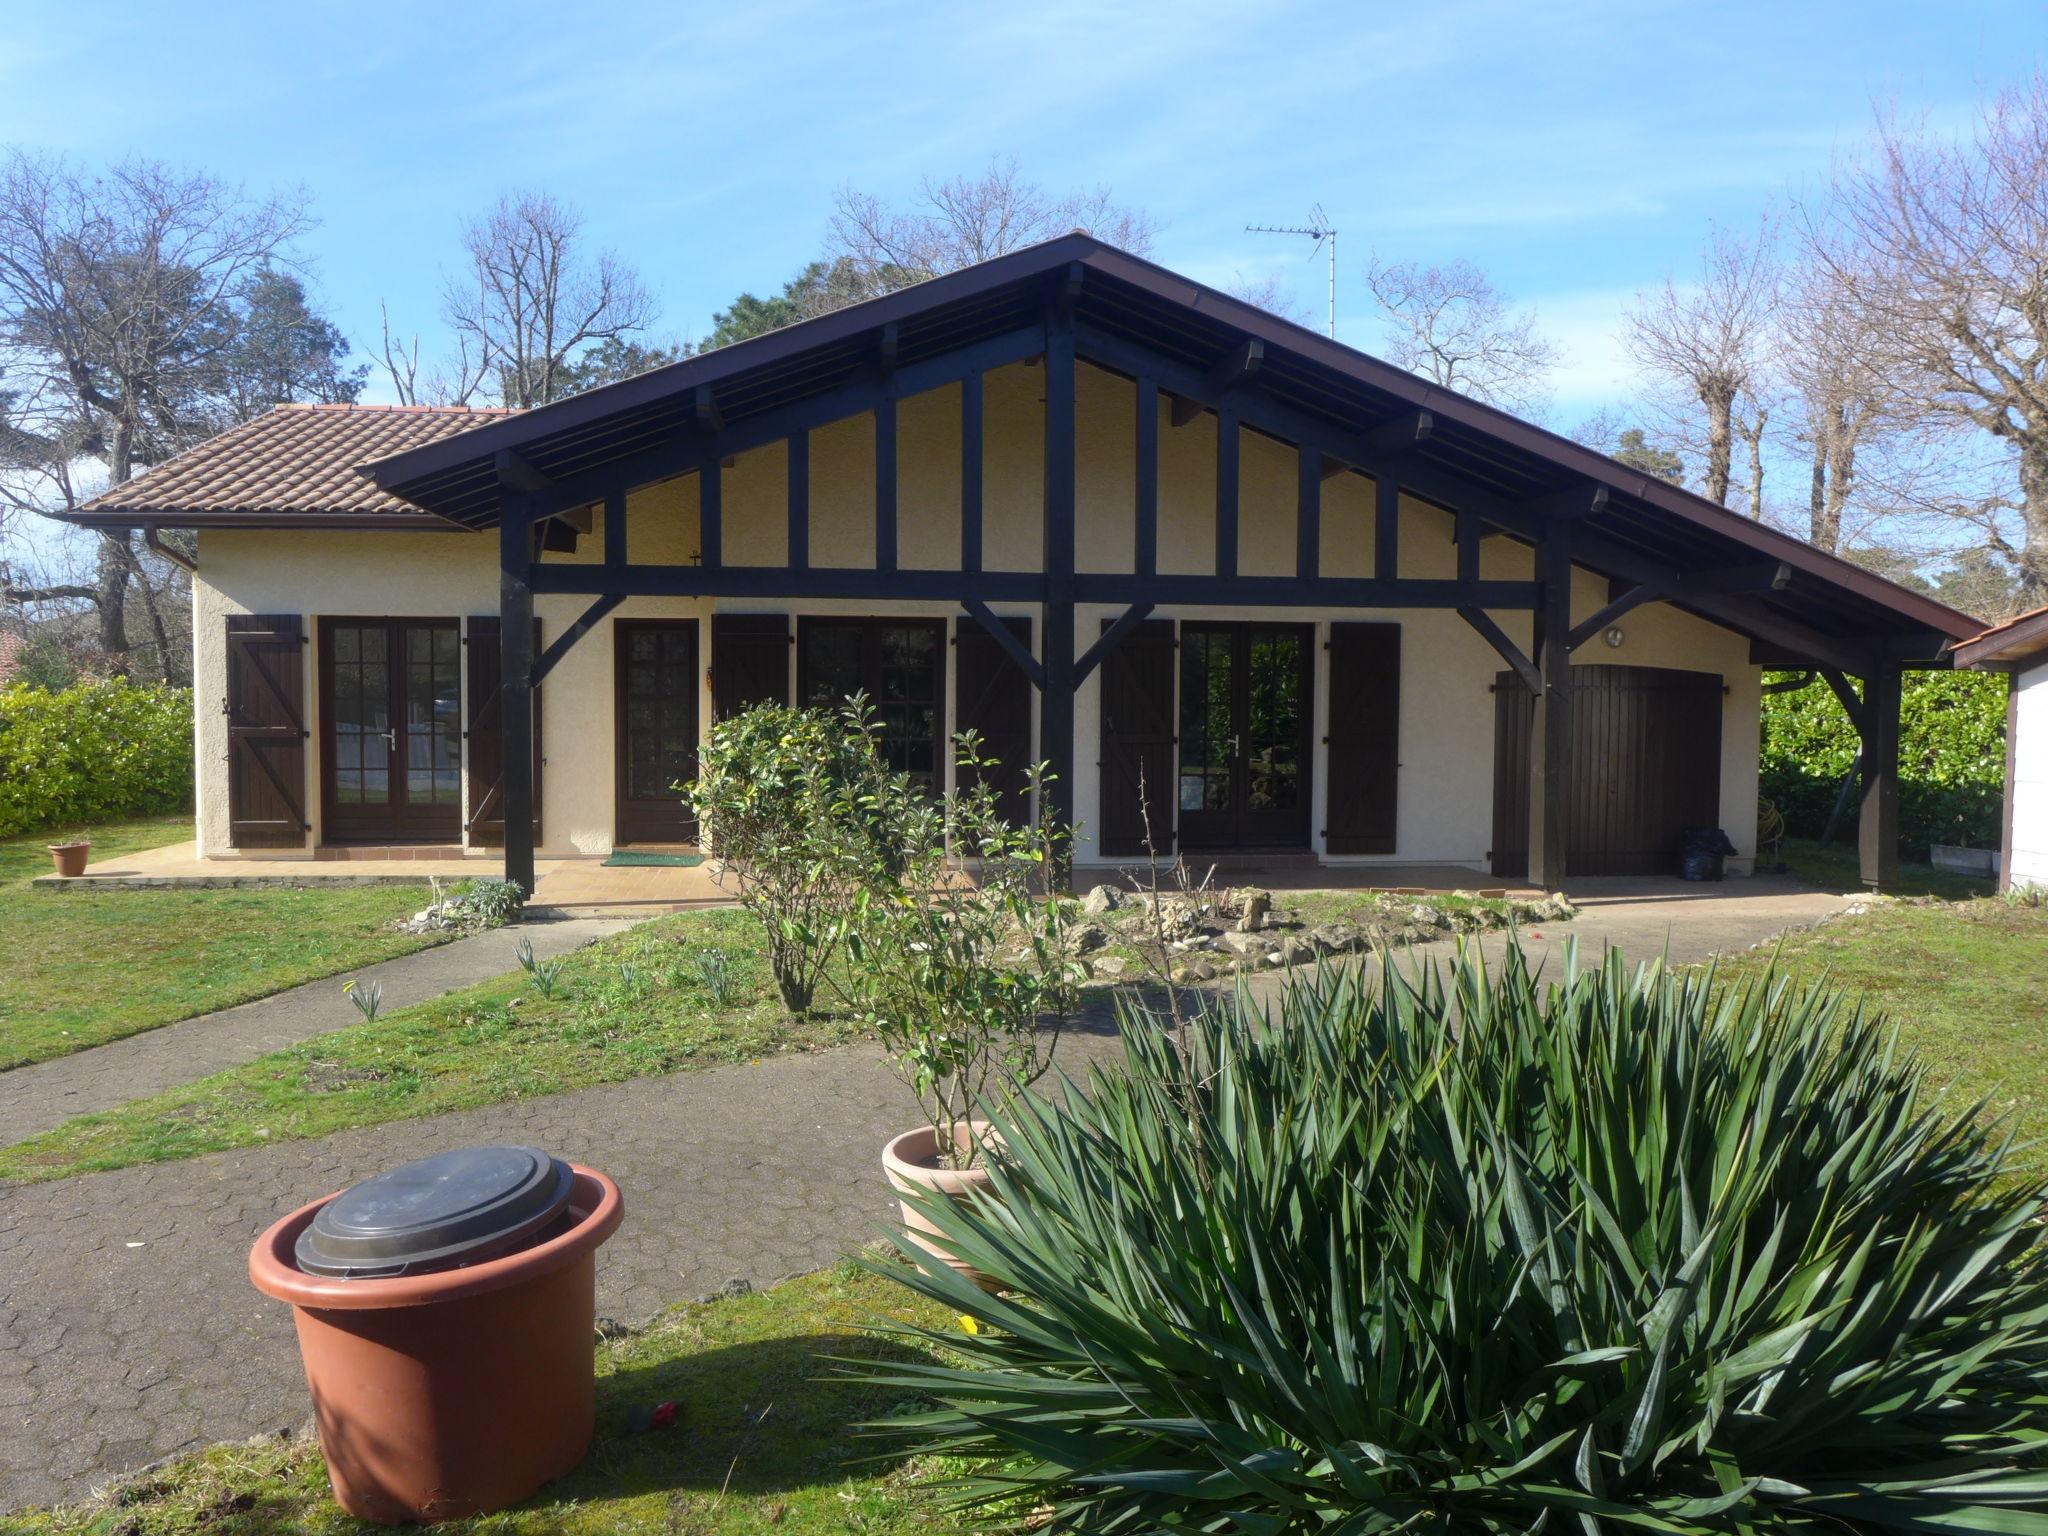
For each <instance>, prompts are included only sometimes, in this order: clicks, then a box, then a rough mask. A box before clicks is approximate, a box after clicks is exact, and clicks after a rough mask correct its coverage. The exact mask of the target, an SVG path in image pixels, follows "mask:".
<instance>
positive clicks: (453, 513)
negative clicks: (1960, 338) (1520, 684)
mask: <svg viewBox="0 0 2048 1536" xmlns="http://www.w3.org/2000/svg"><path fill="white" fill-rule="evenodd" d="M1074 268H1079V269H1080V270H1081V272H1082V274H1083V276H1084V278H1085V281H1084V282H1083V283H1082V285H1081V287H1080V290H1079V294H1078V296H1077V299H1076V301H1075V316H1076V320H1077V323H1079V324H1080V325H1082V326H1085V327H1088V328H1089V329H1090V330H1091V331H1093V332H1094V333H1096V334H1098V335H1101V336H1105V337H1107V338H1110V339H1111V340H1112V342H1129V343H1132V344H1135V345H1140V346H1143V347H1146V348H1149V349H1151V350H1153V351H1155V352H1157V353H1161V354H1165V355H1167V356H1170V357H1172V358H1173V359H1175V360H1177V361H1179V362H1181V363H1183V364H1184V365H1185V366H1186V367H1187V368H1190V369H1193V370H1196V371H1197V372H1198V373H1206V372H1207V371H1208V370H1209V369H1210V368H1212V367H1213V366H1214V365H1215V364H1216V363H1217V361H1218V360H1219V359H1221V358H1223V357H1225V356H1227V355H1228V354H1229V353H1230V352H1231V350H1232V349H1233V348H1234V347H1238V346H1241V345H1242V344H1243V343H1244V342H1245V341H1246V340H1247V339H1251V340H1256V341H1258V342H1259V343H1260V344H1261V345H1262V347H1263V349H1264V353H1263V359H1262V362H1261V365H1260V368H1259V372H1258V376H1257V381H1256V382H1257V386H1258V389H1259V391H1260V392H1261V393H1262V394H1264V395H1266V396H1268V397H1271V398H1274V399H1277V400H1279V401H1280V402H1282V403H1283V404H1284V405H1285V406H1287V407H1288V408H1289V409H1292V410H1295V411H1297V412H1301V413H1307V414H1312V415H1314V416H1315V417H1316V418H1318V419H1321V420H1327V421H1328V422H1330V423H1331V424H1332V425H1334V426H1336V427H1338V428H1341V429H1342V430H1345V431H1347V432H1352V433H1358V434H1367V433H1370V432H1371V431H1372V430H1373V429H1374V428H1377V427H1381V426H1390V425H1392V424H1395V423H1398V422H1399V421H1401V420H1402V419H1404V418H1408V417H1412V416H1413V414H1414V413H1415V412H1416V411H1417V410H1426V411H1428V412H1429V413H1430V415H1431V417H1432V418H1433V421H1434V427H1433V430H1432V432H1431V434H1430V436H1429V438H1428V440H1427V441H1426V442H1424V443H1423V444H1422V445H1420V446H1419V447H1418V448H1415V449H1413V450H1411V452H1410V453H1409V455H1408V457H1407V458H1405V459H1404V460H1403V469H1402V480H1403V485H1404V487H1406V486H1408V484H1409V478H1408V473H1407V471H1408V467H1409V466H1410V465H1417V466H1419V467H1420V469H1421V471H1422V472H1423V475H1424V477H1426V476H1427V474H1429V473H1432V472H1433V473H1434V474H1435V475H1436V476H1437V477H1439V478H1442V477H1446V476H1448V477H1453V478H1454V480H1455V482H1456V483H1459V484H1464V485H1470V486H1472V487H1474V488H1476V489H1478V490H1480V491H1481V492H1483V493H1484V494H1486V495H1488V496H1491V497H1493V498H1495V499H1497V500H1498V501H1500V502H1503V503H1520V502H1525V501H1533V500H1537V499H1540V498H1542V497H1544V496H1546V495H1548V494H1550V493H1552V492H1556V491H1559V490H1562V489H1566V488H1569V487H1573V486H1582V485H1585V484H1586V483H1587V482H1591V483H1593V484H1596V485H1600V486H1604V487H1606V488H1607V489H1608V491H1609V495H1610V499H1609V502H1608V504H1607V507H1606V509H1605V511H1604V512H1603V513H1602V515H1600V516H1598V517H1595V518H1591V519H1587V520H1586V522H1585V524H1584V526H1586V527H1587V528H1588V529H1589V531H1591V532H1592V534H1593V535H1594V537H1595V538H1596V540H1599V541H1602V542H1605V543H1606V544H1607V545H1608V547H1610V548H1626V549H1627V550H1628V551H1629V552H1630V554H1631V556H1632V557H1634V558H1636V559H1639V560H1641V561H1646V562H1651V563H1654V564H1655V565H1656V566H1657V567H1659V568H1660V569H1666V570H1674V571H1679V572H1687V571H1719V570H1725V569H1727V568H1728V567H1730V566H1731V565H1735V564H1739V563H1741V562H1743V561H1745V560H1746V561H1748V562H1749V563H1751V564H1752V565H1753V564H1754V563H1756V562H1757V561H1758V560H1759V559H1762V560H1766V561H1781V562H1784V563H1785V564H1787V565H1789V566H1790V567H1792V569H1793V570H1794V571H1796V572H1799V573H1801V577H1802V579H1801V580H1800V581H1799V583H1798V584H1797V586H1796V590H1786V591H1780V592H1775V593H1771V594H1767V595H1765V596H1762V597H1759V598H1757V599H1756V600H1755V601H1757V602H1759V603H1763V604H1766V605H1768V606H1771V607H1773V608H1774V609H1776V610H1777V611H1779V612H1781V613H1782V614H1783V616H1784V617H1786V618H1787V619H1794V620H1797V621H1798V622H1800V623H1802V624H1805V625H1808V626H1813V627H1817V628H1819V629H1822V630H1825V631H1829V632H1833V633H1837V634H1842V635H1856V636H1866V637H1867V636H1870V635H1873V634H1885V633H1890V634H1892V635H1894V636H1896V637H1897V638H1898V639H1899V640H1900V641H1901V643H1905V644H1909V645H1911V644H1923V643H1924V641H1925V638H1926V636H1927V635H1928V634H1929V632H1932V634H1933V635H1934V636H1937V637H1940V638H1942V639H1945V640H1950V641H1953V640H1958V639H1962V638H1964V637H1966V636H1969V635H1973V634H1975V633H1976V632H1977V631H1978V630H1979V629H1980V628H1982V624H1981V621H1979V620H1977V619H1973V618H1971V617H1970V616H1969V615H1968V614H1964V613H1960V612H1958V611H1957V610H1955V609H1953V608H1949V607H1947V606H1945V605H1944V604H1941V603H1938V602H1936V601H1934V600H1933V599H1932V598H1930V597H1927V596H1925V595H1923V594H1920V593H1916V592H1911V591H1908V590H1907V589H1905V588H1903V587H1900V586H1897V585H1896V584H1894V583H1892V582H1889V581H1886V580H1885V579H1884V578H1882V577H1880V576H1877V575H1875V574H1873V573H1871V572H1869V571H1866V570H1864V569H1863V568H1862V567H1860V566H1857V565H1854V564H1851V563H1850V562H1849V561H1846V560H1842V559H1839V558H1837V557H1835V556H1833V555H1829V554H1825V553H1823V552H1821V551H1820V550H1817V549H1815V548H1813V546H1811V545H1809V544H1807V543H1805V542H1804V541H1802V540H1800V539H1796V538H1793V537H1791V536H1790V535H1788V534H1784V533H1780V532H1778V531H1777V530H1776V529H1773V528H1769V527H1766V526H1764V525H1762V524H1760V523H1756V522H1752V521H1751V520H1750V519H1748V518H1746V517H1743V516H1741V515H1740V514H1738V513H1735V512H1731V511H1730V510H1729V509H1728V508H1726V507H1723V506H1720V505H1718V504H1717V503H1714V502H1711V501H1708V500H1706V499H1705V498H1704V497H1701V496H1697V495H1694V494H1693V493H1692V492H1690V491H1687V490H1684V489H1682V488H1681V487H1678V486H1674V485H1671V484H1669V483H1668V482H1666V481H1663V480H1660V479H1657V478H1655V477H1653V476H1647V475H1644V474H1642V473H1641V472H1640V471H1637V470H1633V469H1630V468H1628V467H1627V466H1625V465H1622V464H1619V463H1616V462H1615V461H1614V460H1613V459H1610V458H1608V457H1607V456H1605V455H1604V454H1601V453H1597V452H1595V451H1594V450H1592V449H1590V448H1587V447H1585V446H1583V445H1582V444H1579V443H1575V442H1572V441H1571V440H1570V439H1568V438H1564V437H1560V436H1559V435H1557V434H1556V433H1554V432H1549V431H1546V430H1545V429H1544V428H1542V427H1538V426H1535V425H1532V424H1531V423H1529V422H1526V421H1522V420H1519V419H1517V418H1516V417H1513V416H1510V415H1509V414H1507V413H1506V412H1505V411H1501V410H1497V409H1495V408H1494V407H1492V406H1489V405H1485V404H1482V403H1481V402H1479V401H1476V400H1471V399H1468V398H1466V397H1465V396H1462V395H1459V394H1456V393H1453V392H1452V391H1449V390H1446V389H1443V388H1440V387H1438V386H1436V385H1434V384H1431V383H1429V382H1428V381H1427V380H1424V379H1421V378H1418V377H1417V376H1415V375H1414V374H1411V373H1408V372H1406V371H1405V370H1403V369H1400V368H1396V367H1395V366H1393V365H1392V364H1390V363H1385V362H1382V361H1380V360H1379V359H1378V358H1374V357H1370V356H1368V355H1366V354H1365V353H1363V352H1359V351H1357V350H1355V349H1353V348H1351V347H1347V346H1343V345H1342V344H1340V343H1338V342H1336V341H1333V340H1331V339H1330V338H1329V337H1327V336H1324V335H1323V334H1321V333H1320V332H1317V331H1312V330H1309V329H1307V328H1306V327H1304V326H1299V325H1296V324H1294V323H1292V322H1291V321H1287V320H1283V319H1281V318H1280V317H1278V316H1276V315H1273V314H1270V313H1268V312H1267V311H1265V310H1262V309H1259V308H1257V307H1256V306H1254V305H1250V304H1247V303H1245V302H1244V301H1242V300H1240V299H1235V298H1232V297H1231V296H1230V295H1228V294H1225V293H1222V292H1219V291H1218V290H1216V289H1214V288H1209V287H1205V286H1204V285H1202V284H1200V283H1196V282H1193V281H1190V280H1189V279H1187V278H1184V277H1181V276H1179V275H1178V274H1176V273H1174V272H1170V271H1168V270H1167V269H1166V268H1164V267H1160V266H1156V265H1154V264H1153V263H1151V262H1149V261H1145V260H1142V259H1141V258H1139V257H1136V256H1133V255H1131V254H1130V253H1128V252H1126V251H1121V250H1118V249H1116V248H1115V247H1114V246H1110V245H1105V244H1103V243H1102V242H1101V241H1099V240H1096V239H1094V238H1092V237H1090V236H1088V235H1084V234H1080V233H1075V234H1071V235H1062V236H1060V237H1059V238H1057V239H1054V240H1048V241H1045V242H1043V243H1042V244H1039V245H1034V246H1029V247H1026V248H1025V249H1023V250H1019V251H1013V252H1011V253H1009V254H1008V255H1004V256H998V257H996V258H994V259H992V260H990V261H985V262H981V263H979V264H978V265H975V266H972V267H967V268H963V269H962V270H960V271H958V272H952V273H948V274H946V275H945V276H943V277H937V278H933V279H931V280H930V281H928V282H923V283H919V284H917V285H915V286H913V287H910V288H905V289H901V290H899V291H897V292H895V293H891V294H887V295H885V296H883V297H881V298H877V299H872V300H869V301H867V302H866V303H862V304H856V305H853V306H850V307H848V308H846V309H842V310H838V311H835V312H834V313H832V314H828V315H824V316H820V317H819V318H817V319H814V320H808V321H804V322H801V323H799V324H797V325H792V326H789V327H787V328H785V329H783V330H779V331H774V332H771V333H769V334H768V335H765V336H758V337H755V338H753V339H751V340H748V341H743V342H738V343H736V344H734V345H732V346H728V347H721V348H719V349H718V350H716V351H713V352H707V353H702V354H699V355H698V356H696V357H691V358H686V359H684V360H682V361H680V362H676V363H671V364H668V365H667V366H665V367H661V368H656V369H653V370H652V371H650V372H648V373H644V374H641V375H639V376H638V377H636V378H632V379H626V380H623V381H621V382H619V383H616V384H610V385H606V386H605V387H603V388H601V389H594V390H591V391H589V392H588V393H587V394H582V395H576V396H573V397H571V398H569V399H567V400H559V401H556V402H554V403H553V404H551V405H545V406H540V407H537V408H536V409H534V410H530V411H524V412H521V413H519V414H518V415H516V416H513V417H511V418H509V419H506V420H501V421H495V422H489V423H485V424H483V425H480V426H478V427H477V428H476V429H475V430H474V431H471V432H466V433H463V434H462V435H461V436H459V437H456V438H452V439H448V440H445V441H440V442H435V443H431V444H428V445H426V446H423V447H417V448H411V449H407V450H403V451H400V452H395V453H393V454H391V455H389V456H387V457H385V458H381V459H378V460H376V461H375V462H373V463H370V464H368V465H365V466H364V472H365V473H366V474H368V475H370V476H372V477H373V478H374V479H375V480H376V482H377V484H378V485H379V486H382V487H383V488H384V489H386V490H388V491H390V492H392V493H393V494H395V495H398V496H402V497H404V498H406V499H407V500H409V501H412V502H415V503H417V504H418V505H420V506H422V507H426V508H430V509H432V510H433V511H436V512H439V513H440V514H442V515H443V516H445V517H448V518H451V519H453V520H455V521H457V522H461V523H464V524H466V525H469V526H473V527H488V526H491V525H493V524H495V522H496V521H497V516H498V502H499V496H500V486H499V482H498V479H497V472H496V455H497V454H498V453H499V452H500V451H501V450H511V451H512V452H514V453H516V454H517V455H518V456H519V457H520V458H522V459H524V460H525V461H526V462H527V463H528V464H530V465H531V466H532V467H533V468H535V469H537V470H539V471H540V473H541V474H543V475H545V476H547V477H549V478H550V479H554V480H563V479H566V478H568V477H570V476H572V475H578V474H581V473H583V472H586V471H591V470H597V469H601V468H602V467H603V466H604V465H606V464H608V463H610V462H612V461H615V460H619V459H624V458H627V457H629V456H631V455H633V454H635V453H639V452H643V451H645V450H647V449H648V448H649V447H651V446H653V445H656V444H659V443H662V442H664V441H667V440H672V439H673V438H674V437H675V436H676V435H677V434H678V433H681V432H686V431H689V430H691V428H692V426H693V424H694V422H695V420H696V410H697V405H698V397H699V395H700V392H703V391H709V392H710V398H711V399H712V401H713V403H715V406H716V409H717V414H718V417H719V418H720V419H721V420H722V421H723V422H724V423H726V424H727V425H728V426H730V425H735V424H738V423H743V422H744V421H745V420H746V419H747V418H748V417H749V416H755V415H761V414H764V413H766V412H769V411H773V410H776V409H778V408H779V407H782V406H786V405H789V404H790V403H792V402H794V401H798V400H801V399H804V398H807V397H810V396H815V395H819V394H823V393H826V392H828V391H831V390H834V389H837V388H841V387H844V386H847V385H849V384H853V383H856V382H858V381H860V380H862V379H866V378H872V377H873V370H874V367H875V359H876V337H877V336H878V335H879V334H881V333H882V331H883V328H884V327H889V326H893V327H894V328H895V331H894V337H895V343H894V344H895V356H896V361H897V364H898V366H904V365H909V364H912V363H915V362H917V361H919V360H920V359H924V358H930V357H936V356H939V355H940V354H943V353H946V352H950V351H953V350H956V349H958V348H962V347H966V346H970V345H972V344H974V343H975V342H976V341H980V340H985V339H989V338H993V337H997V336H1001V335H1003V334H1005V333H1009V332H1014V331H1017V330H1019V329H1022V328H1025V327H1029V326H1031V325H1034V324H1037V323H1039V322H1040V321H1041V319H1042V317H1043V313H1044V303H1045V297H1046V292H1047V286H1048V284H1049V283H1050V282H1052V281H1054V280H1056V279H1057V277H1058V276H1059V275H1060V274H1061V273H1062V272H1064V271H1068V270H1071V269H1074ZM1082 351H1083V355H1084V356H1086V355H1087V348H1086V347H1085V345H1084V347H1083V348H1082ZM1415 489H1417V490H1418V492H1419V493H1420V494H1422V495H1424V496H1425V497H1429V496H1430V492H1429V491H1428V490H1427V489H1426V488H1424V487H1422V486H1419V485H1418V486H1417V487H1415ZM1431 499H1434V498H1431ZM1581 563H1582V564H1585V565H1587V566H1590V567H1592V568H1595V569H1598V568H1599V562H1598V560H1597V559H1593V558H1585V559H1582V560H1581ZM1610 574H1620V573H1619V572H1610Z"/></svg>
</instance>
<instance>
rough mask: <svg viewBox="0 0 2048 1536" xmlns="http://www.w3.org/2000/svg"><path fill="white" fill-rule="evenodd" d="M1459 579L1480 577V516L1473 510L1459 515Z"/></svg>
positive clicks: (1472, 579) (1466, 579) (1474, 579)
mask: <svg viewBox="0 0 2048 1536" xmlns="http://www.w3.org/2000/svg"><path fill="white" fill-rule="evenodd" d="M1457 517H1458V521H1457V540H1458V580H1460V581H1477V580H1478V579H1479V539H1480V533H1479V518H1478V516H1477V515H1476V514H1474V513H1471V512H1460V513H1458V515H1457Z"/></svg>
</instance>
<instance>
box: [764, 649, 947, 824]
mask: <svg viewBox="0 0 2048 1536" xmlns="http://www.w3.org/2000/svg"><path fill="white" fill-rule="evenodd" d="M857 693H859V694H865V695H866V696H867V703H868V708H869V710H870V711H871V712H872V713H873V715H874V718H875V726H876V732H877V734H878V735H879V736H880V738H881V742H880V745H881V751H882V759H883V761H884V762H886V763H887V764H888V765H889V766H890V767H891V768H893V769H895V770H896V771H897V772H899V773H905V774H908V775H909V776H910V779H911V781H912V782H913V783H916V784H918V785H921V786H922V787H924V788H926V789H929V790H932V791H933V792H935V793H936V792H938V791H941V790H943V789H944V788H945V782H946V621H945V620H944V619H855V618H844V619H842V618H804V619H799V620H798V621H797V696H798V697H799V698H800V699H801V700H802V701H803V702H804V703H805V704H808V705H815V706H818V707H821V708H825V709H834V708H837V707H838V706H839V705H841V704H843V703H845V702H846V701H847V700H848V699H849V698H851V697H853V696H854V695H855V694H857Z"/></svg>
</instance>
